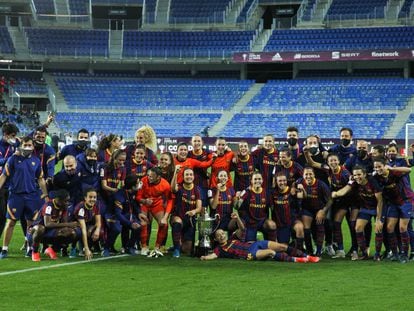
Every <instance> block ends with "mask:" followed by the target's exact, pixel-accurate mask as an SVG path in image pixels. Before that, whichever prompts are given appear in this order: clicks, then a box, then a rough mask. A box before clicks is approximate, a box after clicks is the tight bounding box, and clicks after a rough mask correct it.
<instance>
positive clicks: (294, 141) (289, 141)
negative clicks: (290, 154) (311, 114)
mask: <svg viewBox="0 0 414 311" xmlns="http://www.w3.org/2000/svg"><path fill="white" fill-rule="evenodd" d="M287 142H288V144H289V145H290V146H292V147H293V146H295V145H296V144H297V143H298V140H297V138H293V137H291V138H288V140H287Z"/></svg>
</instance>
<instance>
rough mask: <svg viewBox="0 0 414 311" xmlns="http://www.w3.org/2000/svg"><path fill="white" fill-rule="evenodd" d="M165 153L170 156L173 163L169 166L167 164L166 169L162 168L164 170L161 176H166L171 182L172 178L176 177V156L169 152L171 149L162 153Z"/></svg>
mask: <svg viewBox="0 0 414 311" xmlns="http://www.w3.org/2000/svg"><path fill="white" fill-rule="evenodd" d="M163 154H165V155H167V156H168V157H169V158H170V162H171V163H170V165H169V166H167V168H166V169H165V171H162V170H161V172H162V173H161V176H162V177H163V178H165V179H166V180H167V181H168V182H169V183H171V181H172V178H173V177H174V171H175V164H174V157H173V155H172V153H171V152H169V151H166V152H163V153H162V154H161V155H163Z"/></svg>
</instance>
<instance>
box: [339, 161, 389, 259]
mask: <svg viewBox="0 0 414 311" xmlns="http://www.w3.org/2000/svg"><path fill="white" fill-rule="evenodd" d="M352 177H353V181H352V180H351V181H350V182H348V184H347V185H346V186H345V187H343V188H342V189H340V190H338V191H334V192H332V197H333V198H334V199H335V198H338V197H341V196H344V195H346V194H347V193H348V192H350V191H353V192H355V193H356V194H357V195H358V197H359V201H360V202H359V205H360V210H359V213H358V218H357V221H356V225H355V231H356V237H357V243H358V246H359V248H360V250H361V253H362V256H361V257H359V259H362V260H366V259H368V251H367V244H366V238H365V236H364V228H365V226H366V225H367V223H368V222H371V218H372V217H375V218H376V221H375V256H374V260H376V261H379V260H380V252H381V246H382V241H383V235H382V227H383V222H384V217H383V216H382V215H383V214H382V208H383V197H382V187H381V185H380V184H379V183H378V181H377V180H376V179H375V178H373V177H371V176H368V175H367V172H366V169H365V168H364V167H361V166H355V167H354V170H353V171H352ZM367 238H368V237H367ZM352 260H355V258H352Z"/></svg>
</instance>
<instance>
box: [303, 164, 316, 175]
mask: <svg viewBox="0 0 414 311" xmlns="http://www.w3.org/2000/svg"><path fill="white" fill-rule="evenodd" d="M305 170H311V171H312V172H314V173H315V170H314V168H313V167H312V166H309V165H305V166H304V167H303V171H305Z"/></svg>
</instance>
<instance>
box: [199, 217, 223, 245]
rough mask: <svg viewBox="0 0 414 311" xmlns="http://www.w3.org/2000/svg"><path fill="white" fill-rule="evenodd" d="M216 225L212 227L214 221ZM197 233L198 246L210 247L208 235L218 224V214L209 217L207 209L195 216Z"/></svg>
mask: <svg viewBox="0 0 414 311" xmlns="http://www.w3.org/2000/svg"><path fill="white" fill-rule="evenodd" d="M215 222H216V226H215V228H214V223H215ZM197 225H198V233H199V236H200V242H199V245H198V246H199V247H200V248H203V249H211V240H210V235H211V234H212V233H213V232H214V231H216V229H217V228H218V226H219V225H220V216H219V215H218V214H216V215H215V217H210V216H209V215H208V213H207V211H205V212H204V215H200V216H199V217H198V218H197Z"/></svg>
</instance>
